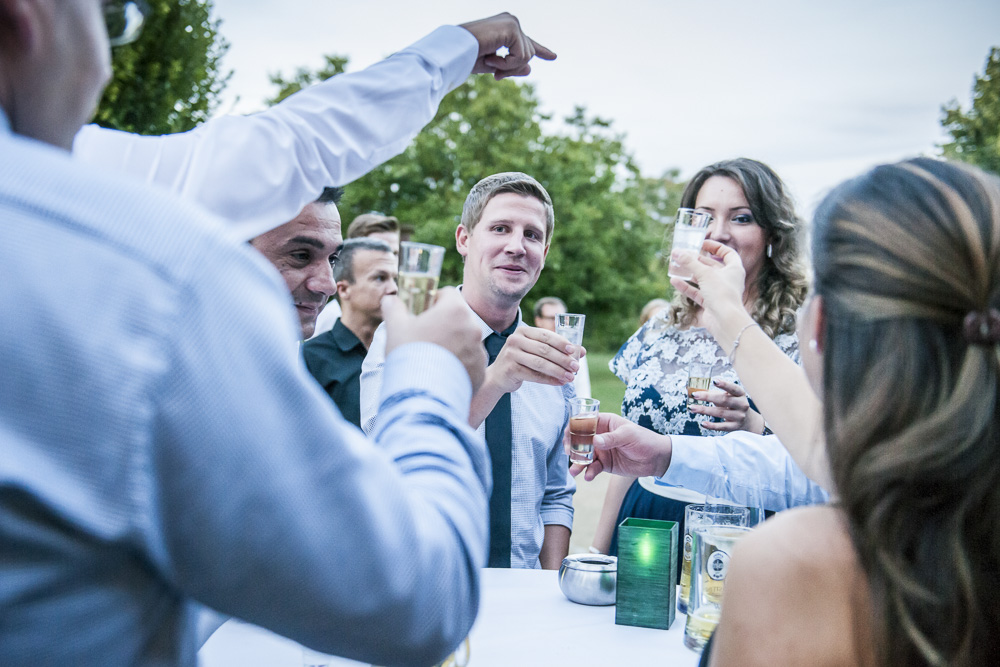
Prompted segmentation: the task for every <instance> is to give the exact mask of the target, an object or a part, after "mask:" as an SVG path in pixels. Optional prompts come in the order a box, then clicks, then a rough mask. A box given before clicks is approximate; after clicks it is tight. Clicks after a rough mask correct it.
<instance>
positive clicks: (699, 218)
mask: <svg viewBox="0 0 1000 667" xmlns="http://www.w3.org/2000/svg"><path fill="white" fill-rule="evenodd" d="M711 222H712V216H711V215H709V214H708V213H703V212H701V211H696V210H694V209H693V208H679V209H677V218H676V219H675V220H674V234H673V239H672V241H671V244H670V249H671V250H693V251H695V252H699V251H700V250H701V244H702V243H704V241H705V236H706V235H707V234H708V225H709V223H711ZM667 275H668V276H670V277H671V278H681V279H683V280H690V279H691V278H693V277H694V276H690V275H686V274H685V272H684V271H683V270H682V269H681V268H680V267H679V266H677V264H675V263H674V262H673V261H671V262H670V268H669V269H668V270H667Z"/></svg>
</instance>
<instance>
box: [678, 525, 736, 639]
mask: <svg viewBox="0 0 1000 667" xmlns="http://www.w3.org/2000/svg"><path fill="white" fill-rule="evenodd" d="M749 532H750V528H747V527H746V526H708V527H705V528H696V529H695V530H694V546H693V549H694V552H693V558H692V559H691V588H690V593H689V595H688V615H687V622H686V623H685V625H684V645H685V646H687V647H688V648H689V649H691V650H693V651H697V652H698V653H701V651H702V650H704V648H705V644H707V643H708V640H709V638H710V637H711V636H712V633H713V632H715V628H716V627H717V626H718V625H719V616H720V614H721V613H722V597H723V591H724V585H725V582H726V574H727V573H728V571H729V559H730V557H731V554H732V552H733V547H735V546H736V542H737V540H739V539H740V538H741V537H743V536H744V535H746V534H747V533H749Z"/></svg>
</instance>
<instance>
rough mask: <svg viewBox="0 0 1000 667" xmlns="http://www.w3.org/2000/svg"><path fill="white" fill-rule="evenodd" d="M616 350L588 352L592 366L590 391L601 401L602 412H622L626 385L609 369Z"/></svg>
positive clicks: (588, 358) (588, 360)
mask: <svg viewBox="0 0 1000 667" xmlns="http://www.w3.org/2000/svg"><path fill="white" fill-rule="evenodd" d="M614 356H615V353H614V352H590V351H588V352H587V364H588V366H589V367H590V393H591V394H593V396H594V398H596V399H597V400H599V401H600V402H601V412H614V413H615V414H621V409H622V398H624V397H625V385H624V384H623V383H622V381H621V380H619V379H618V378H617V377H615V374H614V373H612V372H611V371H609V370H608V362H609V361H611V358H612V357H614Z"/></svg>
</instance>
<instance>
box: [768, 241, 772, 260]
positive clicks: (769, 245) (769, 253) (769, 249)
mask: <svg viewBox="0 0 1000 667" xmlns="http://www.w3.org/2000/svg"><path fill="white" fill-rule="evenodd" d="M771 252H772V250H771V244H770V243H768V244H767V256H768V257H770V256H771Z"/></svg>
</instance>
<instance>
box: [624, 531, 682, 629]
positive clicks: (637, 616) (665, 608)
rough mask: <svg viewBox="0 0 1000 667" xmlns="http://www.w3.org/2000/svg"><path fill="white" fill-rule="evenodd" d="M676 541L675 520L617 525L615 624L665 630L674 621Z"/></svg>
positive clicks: (675, 602)
mask: <svg viewBox="0 0 1000 667" xmlns="http://www.w3.org/2000/svg"><path fill="white" fill-rule="evenodd" d="M677 539H678V538H677V522H676V521H657V520H654V519H634V518H628V519H625V520H624V521H622V522H621V524H619V526H618V584H617V591H616V595H615V604H616V607H615V623H617V624H618V625H635V626H639V627H642V628H660V629H662V630H666V629H668V628H669V627H670V625H671V624H672V623H673V622H674V612H675V609H676V607H677V580H676V572H677Z"/></svg>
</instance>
